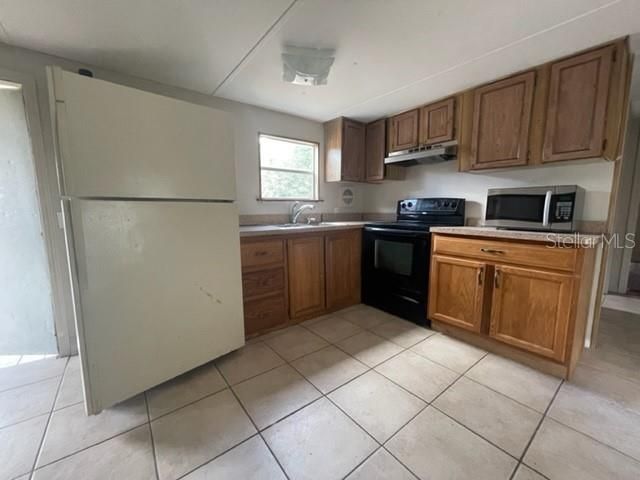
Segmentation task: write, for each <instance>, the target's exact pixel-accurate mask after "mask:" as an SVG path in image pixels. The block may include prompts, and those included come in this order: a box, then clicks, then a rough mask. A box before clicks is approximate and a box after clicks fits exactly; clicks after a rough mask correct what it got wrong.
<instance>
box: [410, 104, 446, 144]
mask: <svg viewBox="0 0 640 480" xmlns="http://www.w3.org/2000/svg"><path fill="white" fill-rule="evenodd" d="M454 106H455V99H453V98H448V99H447V100H443V101H441V102H437V103H432V104H431V105H426V106H424V107H422V108H421V109H420V135H419V141H420V145H432V144H434V143H441V142H448V141H450V140H453V136H454V132H453V116H454Z"/></svg>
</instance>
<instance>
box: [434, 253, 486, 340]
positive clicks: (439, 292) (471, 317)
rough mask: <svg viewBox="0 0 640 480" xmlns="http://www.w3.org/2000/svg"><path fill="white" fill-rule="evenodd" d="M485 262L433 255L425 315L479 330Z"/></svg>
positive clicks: (461, 326)
mask: <svg viewBox="0 0 640 480" xmlns="http://www.w3.org/2000/svg"><path fill="white" fill-rule="evenodd" d="M485 273H486V264H485V263H484V262H476V261H473V260H465V259H460V258H453V257H445V256H441V255H433V256H432V257H431V287H430V290H429V302H428V303H429V318H432V319H435V320H440V321H442V322H447V323H450V324H452V325H456V326H458V327H460V328H464V329H466V330H471V331H473V332H480V329H481V326H482V307H483V299H484V283H485Z"/></svg>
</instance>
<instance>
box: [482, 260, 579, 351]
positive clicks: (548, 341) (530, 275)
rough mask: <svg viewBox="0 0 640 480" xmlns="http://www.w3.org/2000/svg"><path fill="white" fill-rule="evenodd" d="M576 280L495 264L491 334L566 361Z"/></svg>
mask: <svg viewBox="0 0 640 480" xmlns="http://www.w3.org/2000/svg"><path fill="white" fill-rule="evenodd" d="M573 282H574V280H573V276H571V275H568V274H561V273H553V272H548V271H541V270H534V269H529V268H520V267H512V266H506V265H496V267H495V271H494V278H493V299H492V304H491V322H490V332H489V335H490V336H491V337H493V338H495V339H497V340H500V341H502V342H505V343H508V344H510V345H513V346H516V347H519V348H522V349H524V350H528V351H530V352H533V353H536V354H538V355H542V356H545V357H548V358H551V359H554V360H556V361H564V358H565V350H566V340H567V334H568V328H569V324H570V321H571V298H572V289H573Z"/></svg>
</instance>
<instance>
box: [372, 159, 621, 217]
mask: <svg viewBox="0 0 640 480" xmlns="http://www.w3.org/2000/svg"><path fill="white" fill-rule="evenodd" d="M456 168H457V165H456V162H443V163H436V164H432V165H416V166H413V167H407V172H406V180H405V181H400V182H385V183H383V184H382V185H367V186H366V187H365V193H364V202H365V210H367V211H374V212H393V211H395V208H396V201H397V200H400V199H402V198H411V197H462V198H466V199H467V207H466V216H467V219H468V220H470V221H471V222H472V223H473V221H474V220H481V219H483V218H484V211H485V205H486V197H487V189H488V188H502V187H519V186H536V185H578V186H580V187H582V188H584V189H585V191H586V192H585V206H584V207H585V212H584V218H583V219H584V220H593V221H604V220H606V218H607V211H608V208H609V192H610V191H611V181H612V178H613V162H607V161H604V160H590V161H576V162H566V163H562V164H557V165H550V166H543V167H529V168H514V169H502V170H492V171H486V172H478V173H467V172H465V173H460V172H458V171H457V170H456Z"/></svg>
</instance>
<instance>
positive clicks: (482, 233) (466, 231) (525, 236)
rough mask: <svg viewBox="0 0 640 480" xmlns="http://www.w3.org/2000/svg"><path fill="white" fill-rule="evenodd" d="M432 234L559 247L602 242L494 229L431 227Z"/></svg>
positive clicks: (580, 235)
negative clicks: (531, 242)
mask: <svg viewBox="0 0 640 480" xmlns="http://www.w3.org/2000/svg"><path fill="white" fill-rule="evenodd" d="M430 231H431V232H432V233H446V234H450V235H466V236H470V237H472V236H473V237H488V238H498V239H501V238H503V239H510V240H529V241H534V242H552V243H556V244H559V245H565V246H566V245H577V244H580V245H582V246H594V245H597V244H598V243H600V242H601V241H602V236H601V235H591V234H584V233H557V232H534V231H528V230H498V229H496V228H492V227H431V229H430Z"/></svg>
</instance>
